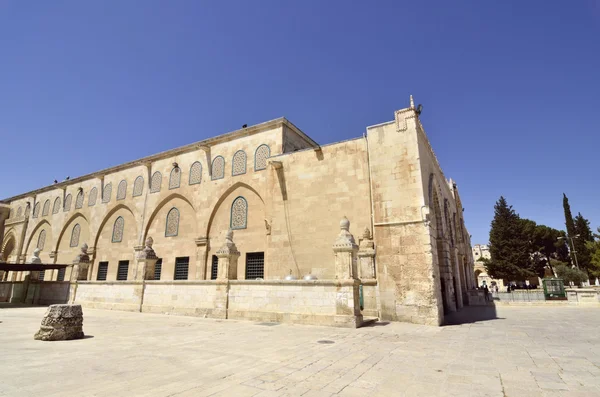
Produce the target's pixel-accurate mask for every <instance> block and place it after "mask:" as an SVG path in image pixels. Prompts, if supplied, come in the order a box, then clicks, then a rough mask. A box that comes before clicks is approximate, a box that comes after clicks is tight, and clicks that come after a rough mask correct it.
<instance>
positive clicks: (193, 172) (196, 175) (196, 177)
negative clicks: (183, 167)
mask: <svg viewBox="0 0 600 397" xmlns="http://www.w3.org/2000/svg"><path fill="white" fill-rule="evenodd" d="M201 182H202V164H201V163H200V162H199V161H195V162H194V164H192V166H191V167H190V180H189V184H190V185H196V184H198V183H201Z"/></svg>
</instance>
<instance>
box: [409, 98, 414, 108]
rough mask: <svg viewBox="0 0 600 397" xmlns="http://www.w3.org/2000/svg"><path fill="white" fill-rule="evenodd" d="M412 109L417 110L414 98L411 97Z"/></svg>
mask: <svg viewBox="0 0 600 397" xmlns="http://www.w3.org/2000/svg"><path fill="white" fill-rule="evenodd" d="M410 108H411V109H414V108H415V100H414V99H413V96H412V95H411V96H410Z"/></svg>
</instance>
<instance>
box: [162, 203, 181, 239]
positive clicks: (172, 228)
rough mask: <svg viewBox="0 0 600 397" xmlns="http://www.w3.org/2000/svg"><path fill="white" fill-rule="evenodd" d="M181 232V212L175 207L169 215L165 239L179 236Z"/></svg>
mask: <svg viewBox="0 0 600 397" xmlns="http://www.w3.org/2000/svg"><path fill="white" fill-rule="evenodd" d="M178 232H179V210H178V209H177V208H175V207H173V208H171V209H170V210H169V213H168V214H167V223H166V225H165V237H171V236H177V233H178Z"/></svg>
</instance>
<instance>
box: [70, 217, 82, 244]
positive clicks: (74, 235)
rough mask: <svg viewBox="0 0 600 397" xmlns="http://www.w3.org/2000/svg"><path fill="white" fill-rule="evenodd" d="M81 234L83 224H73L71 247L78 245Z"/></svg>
mask: <svg viewBox="0 0 600 397" xmlns="http://www.w3.org/2000/svg"><path fill="white" fill-rule="evenodd" d="M79 234H81V226H79V223H78V224H76V225H75V226H73V231H72V232H71V242H70V243H69V247H77V246H78V245H79Z"/></svg>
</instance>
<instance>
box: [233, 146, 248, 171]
mask: <svg viewBox="0 0 600 397" xmlns="http://www.w3.org/2000/svg"><path fill="white" fill-rule="evenodd" d="M245 173H246V153H245V152H244V151H243V150H238V151H237V152H235V154H234V155H233V160H232V162H231V175H234V176H235V175H242V174H245Z"/></svg>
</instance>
